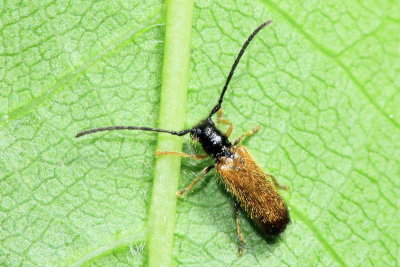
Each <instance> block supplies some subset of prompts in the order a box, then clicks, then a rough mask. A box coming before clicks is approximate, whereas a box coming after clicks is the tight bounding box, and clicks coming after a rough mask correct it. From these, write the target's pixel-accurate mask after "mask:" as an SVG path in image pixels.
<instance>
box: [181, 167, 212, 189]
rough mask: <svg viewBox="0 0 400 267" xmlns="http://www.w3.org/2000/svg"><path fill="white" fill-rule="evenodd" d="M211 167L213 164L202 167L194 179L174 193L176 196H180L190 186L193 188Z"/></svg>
mask: <svg viewBox="0 0 400 267" xmlns="http://www.w3.org/2000/svg"><path fill="white" fill-rule="evenodd" d="M212 168H214V165H211V166H208V167H205V168H204V169H203V171H202V172H201V173H200V175H199V176H197V178H196V179H194V180H193V181H192V182H191V183H190V184H189V185H188V186H186V187H185V188H183V189H182V190H179V191H178V192H176V195H177V196H178V197H181V196H182V195H183V194H185V193H186V192H187V191H190V190H192V188H193V187H194V186H195V185H196V184H197V183H198V182H200V180H201V179H203V177H204V176H205V175H206V174H207V173H209V172H210V171H211V170H212Z"/></svg>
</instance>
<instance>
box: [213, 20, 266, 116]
mask: <svg viewBox="0 0 400 267" xmlns="http://www.w3.org/2000/svg"><path fill="white" fill-rule="evenodd" d="M271 23H272V20H267V21H266V22H264V23H263V24H261V25H260V26H258V27H257V29H255V30H254V31H253V33H252V34H250V36H249V38H247V40H246V42H244V44H243V46H242V49H240V52H239V54H238V55H237V57H236V59H235V62H234V63H233V65H232V68H231V71H230V72H229V75H228V78H227V79H226V82H225V85H224V88H223V89H222V93H221V96H220V97H219V100H218V103H217V104H216V105H215V107H214V108H213V109H212V111H211V113H210V115H208V118H211V116H212V115H214V114H215V113H217V111H218V110H219V109H220V108H221V104H222V101H223V100H224V95H225V92H226V89H228V85H229V83H230V81H231V79H232V76H233V73H234V72H235V69H236V67H237V65H238V64H239V61H240V58H241V57H242V56H243V54H244V51H245V50H246V48H247V46H248V45H249V44H250V42H251V40H253V38H254V36H256V34H257V33H258V32H259V31H261V30H262V29H263V28H264V27H265V26H267V25H269V24H271Z"/></svg>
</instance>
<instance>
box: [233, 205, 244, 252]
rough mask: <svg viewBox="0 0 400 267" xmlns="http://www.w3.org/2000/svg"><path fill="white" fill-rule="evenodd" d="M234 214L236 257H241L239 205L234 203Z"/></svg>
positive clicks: (242, 242)
mask: <svg viewBox="0 0 400 267" xmlns="http://www.w3.org/2000/svg"><path fill="white" fill-rule="evenodd" d="M234 212H235V221H236V232H237V236H238V242H239V246H238V256H239V257H241V256H242V255H243V247H244V243H245V242H244V236H243V232H242V227H241V226H240V218H239V203H237V202H236V201H235V203H234Z"/></svg>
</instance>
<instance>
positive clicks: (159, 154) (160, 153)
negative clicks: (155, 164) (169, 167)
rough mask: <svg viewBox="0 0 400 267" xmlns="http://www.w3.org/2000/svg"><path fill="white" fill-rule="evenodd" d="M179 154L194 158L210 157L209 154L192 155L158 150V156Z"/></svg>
mask: <svg viewBox="0 0 400 267" xmlns="http://www.w3.org/2000/svg"><path fill="white" fill-rule="evenodd" d="M165 155H170V156H179V157H184V158H192V159H205V158H208V155H190V154H186V153H183V152H174V151H158V150H157V151H156V156H165Z"/></svg>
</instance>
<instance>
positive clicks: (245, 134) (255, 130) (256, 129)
mask: <svg viewBox="0 0 400 267" xmlns="http://www.w3.org/2000/svg"><path fill="white" fill-rule="evenodd" d="M258 130H260V126H258V125H257V126H256V127H254V128H253V130H251V131H248V132H247V133H244V134H242V135H241V136H239V137H238V138H236V140H235V141H234V142H233V145H234V146H236V145H237V144H239V142H240V141H242V139H243V138H245V137H247V136H250V135H252V134H254V133H255V132H257V131H258Z"/></svg>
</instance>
